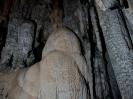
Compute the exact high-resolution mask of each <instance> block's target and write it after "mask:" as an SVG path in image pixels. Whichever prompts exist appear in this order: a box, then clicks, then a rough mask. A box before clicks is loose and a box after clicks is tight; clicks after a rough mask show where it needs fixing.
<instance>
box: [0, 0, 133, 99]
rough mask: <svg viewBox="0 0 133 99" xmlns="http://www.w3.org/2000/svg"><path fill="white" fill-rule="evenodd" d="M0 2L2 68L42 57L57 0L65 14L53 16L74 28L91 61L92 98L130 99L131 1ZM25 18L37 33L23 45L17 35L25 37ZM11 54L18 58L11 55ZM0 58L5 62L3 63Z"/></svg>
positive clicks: (132, 26)
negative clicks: (23, 50) (0, 3)
mask: <svg viewBox="0 0 133 99" xmlns="http://www.w3.org/2000/svg"><path fill="white" fill-rule="evenodd" d="M53 1H54V2H53ZM0 2H2V4H5V5H3V6H0V41H1V42H0V53H1V54H2V55H1V63H0V64H1V65H0V68H5V69H4V70H6V69H7V68H9V67H10V68H13V67H21V66H22V67H26V66H29V64H30V63H32V62H33V63H35V62H38V61H40V60H41V57H42V50H43V47H44V46H47V44H46V45H45V43H46V41H47V39H48V37H49V35H51V33H53V30H54V28H53V27H54V26H55V25H54V24H53V22H52V20H51V12H54V10H53V8H54V7H53V5H54V4H56V3H55V2H59V9H58V10H60V9H62V14H63V16H60V14H59V15H58V14H57V16H58V17H59V18H58V19H59V20H58V19H57V20H55V21H60V19H61V20H62V19H63V22H62V23H63V25H64V26H66V27H67V28H69V30H71V31H73V32H74V33H75V34H76V35H77V37H78V38H79V40H80V45H81V52H82V54H83V56H84V57H85V61H86V63H87V66H88V67H87V68H88V73H89V85H90V86H89V87H90V88H89V92H90V97H91V99H121V98H125V99H132V97H133V96H132V95H133V94H132V93H133V91H132V87H133V83H132V80H133V79H132V74H133V73H132V71H133V69H132V66H133V63H132V61H133V29H132V28H133V22H132V20H133V2H132V0H28V1H27V0H5V2H7V3H4V1H3V0H1V1H0ZM9 2H13V3H10V4H12V5H10V9H9V6H8V4H9ZM3 9H5V10H3ZM6 9H7V10H6ZM54 9H55V8H54ZM3 13H5V14H6V16H4V15H5V14H3ZM57 16H53V18H54V17H55V18H56V17H57ZM13 20H14V21H13ZM15 20H17V21H15ZM25 20H28V21H30V22H28V24H29V25H30V24H34V26H33V27H34V33H33V35H32V37H33V38H32V37H31V35H28V36H27V38H26V39H27V41H28V42H23V43H22V42H21V43H19V47H20V48H19V47H18V42H15V41H16V40H17V38H20V39H22V40H23V39H24V37H25V36H24V35H21V37H20V36H19V37H18V35H17V34H18V33H17V29H18V27H19V28H20V27H21V25H20V24H22V22H24V21H25ZM31 21H32V22H31ZM26 23H27V22H26ZM16 24H18V25H16ZM10 26H13V27H12V29H13V31H14V33H13V32H12V31H11V30H8V32H7V28H9V27H10ZM10 29H11V27H10ZM16 33H17V34H16ZM30 33H32V29H31V30H30ZM6 34H7V35H6ZM9 34H12V35H13V37H12V35H9ZM8 35H9V36H8ZM25 35H26V34H25ZM10 36H11V37H10ZM28 38H31V39H28ZM8 39H9V40H11V41H12V46H11V45H10V48H9V47H8V46H7V45H8V43H6V42H7V40H8ZM20 41H21V40H20ZM25 43H26V46H27V45H28V47H24V49H26V52H22V51H20V49H23V47H22V46H24V45H25ZM9 44H11V43H9ZM31 45H32V47H31ZM13 46H16V47H15V48H13ZM5 49H6V50H5ZM7 49H8V50H7ZM12 49H15V51H12ZM29 52H30V53H31V56H29ZM32 52H33V53H32ZM7 53H8V54H9V55H7ZM18 53H19V54H18ZM26 53H28V56H27V54H26ZM12 54H13V55H15V57H16V58H15V57H13V56H11V55H12ZM20 56H23V57H20ZM34 56H35V57H34ZM27 57H29V58H28V59H27ZM34 58H35V61H33V60H34ZM17 61H19V62H17ZM2 62H3V63H4V64H5V65H2V64H3V63H2ZM12 64H14V65H12ZM20 65H21V66H20ZM125 81H126V83H125Z"/></svg>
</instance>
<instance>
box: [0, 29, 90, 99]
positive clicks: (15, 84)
mask: <svg viewBox="0 0 133 99" xmlns="http://www.w3.org/2000/svg"><path fill="white" fill-rule="evenodd" d="M61 34H62V35H61ZM52 45H53V46H52ZM43 51H44V53H43V54H42V56H43V57H42V60H41V61H40V62H39V63H37V64H35V65H33V66H31V67H30V68H27V69H21V70H17V71H15V72H11V73H9V74H1V75H0V81H2V82H3V83H4V86H1V87H2V88H3V89H4V90H3V93H2V94H3V99H4V98H6V99H31V98H32V99H57V98H58V99H66V98H67V99H70V98H72V99H81V98H82V99H89V89H88V86H89V83H88V82H89V75H88V68H87V65H86V62H85V59H84V57H83V56H82V54H81V49H80V45H79V41H78V39H77V38H76V36H75V35H74V34H73V33H72V32H71V31H68V30H67V29H59V30H58V31H56V32H54V33H53V34H52V35H51V36H50V37H49V39H48V41H47V42H46V47H44V50H43Z"/></svg>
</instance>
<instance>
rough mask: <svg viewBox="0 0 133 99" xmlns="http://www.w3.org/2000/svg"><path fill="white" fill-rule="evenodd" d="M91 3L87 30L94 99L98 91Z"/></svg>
mask: <svg viewBox="0 0 133 99" xmlns="http://www.w3.org/2000/svg"><path fill="white" fill-rule="evenodd" d="M90 7H91V5H90V3H89V6H88V24H89V29H88V30H87V32H88V37H89V42H90V51H91V52H90V54H91V56H90V61H91V68H92V78H93V79H92V80H93V86H92V87H93V97H94V99H95V98H96V90H95V73H94V71H95V68H94V56H95V46H96V44H95V42H94V40H93V33H94V31H93V25H92V21H91V15H90Z"/></svg>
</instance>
